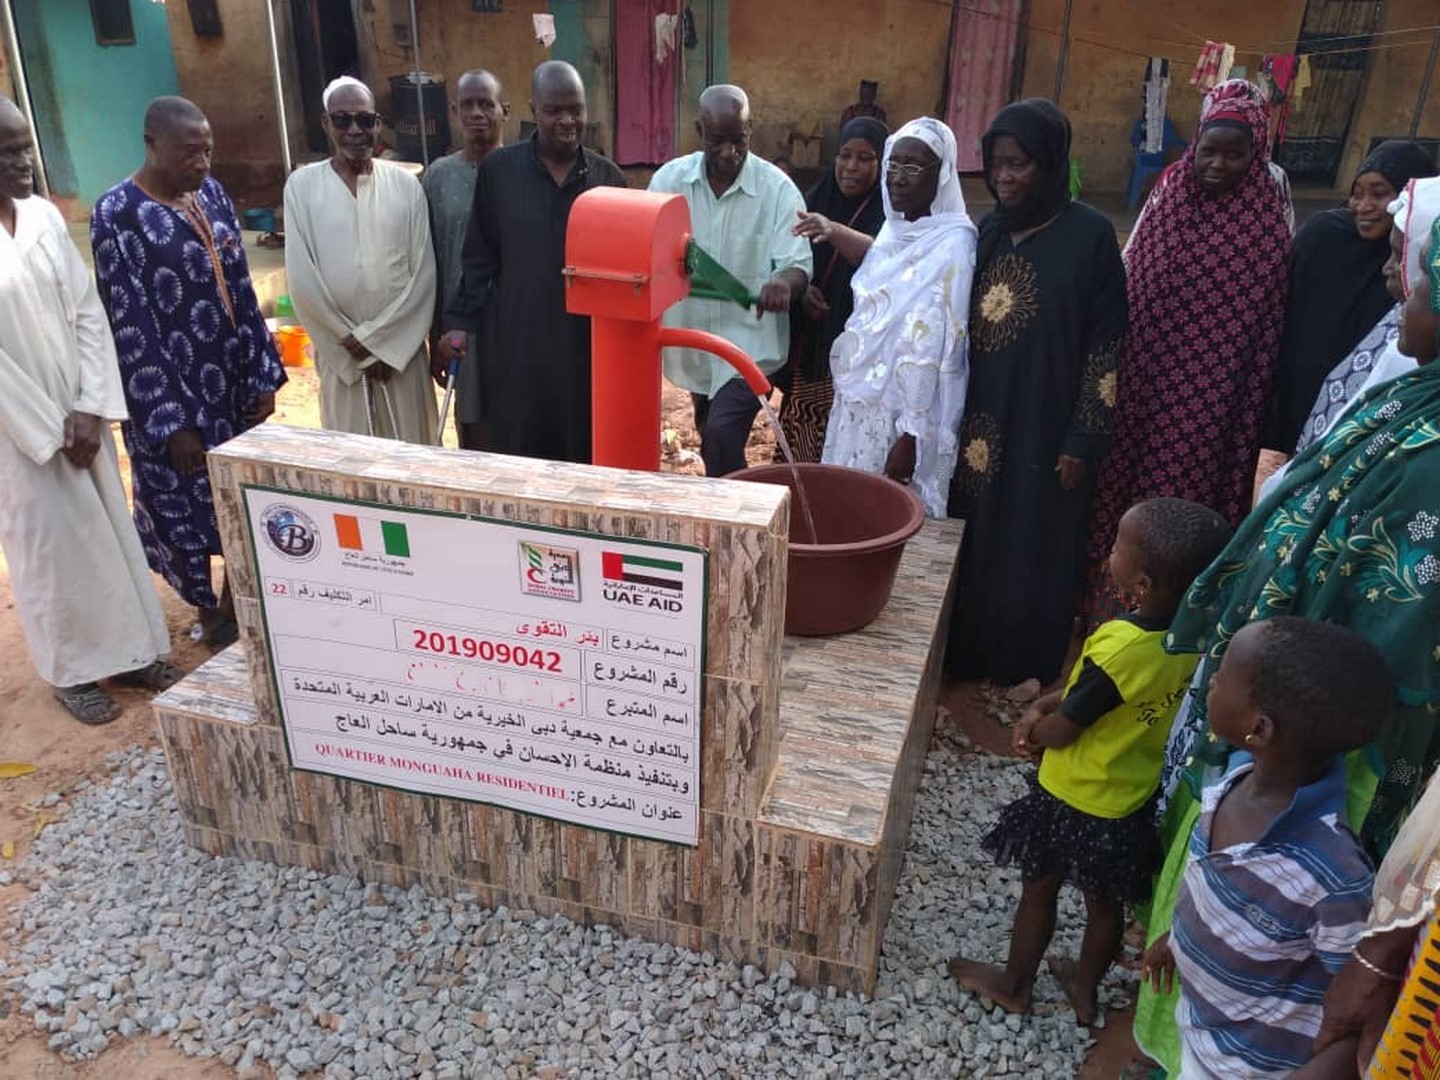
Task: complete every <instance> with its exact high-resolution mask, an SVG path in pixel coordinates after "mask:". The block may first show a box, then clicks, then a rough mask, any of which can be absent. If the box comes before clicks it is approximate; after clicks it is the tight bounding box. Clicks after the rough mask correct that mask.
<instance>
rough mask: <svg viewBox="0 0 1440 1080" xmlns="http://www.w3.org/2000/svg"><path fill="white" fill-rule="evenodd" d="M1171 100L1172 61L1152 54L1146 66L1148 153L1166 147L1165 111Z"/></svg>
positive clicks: (1145, 148)
mask: <svg viewBox="0 0 1440 1080" xmlns="http://www.w3.org/2000/svg"><path fill="white" fill-rule="evenodd" d="M1169 101H1170V61H1169V60H1166V59H1165V58H1164V57H1163V56H1152V57H1151V58H1150V62H1149V63H1148V64H1147V65H1146V67H1145V146H1144V152H1145V153H1147V154H1158V153H1161V152H1162V151H1163V150H1164V149H1165V112H1166V109H1167V107H1168V105H1169Z"/></svg>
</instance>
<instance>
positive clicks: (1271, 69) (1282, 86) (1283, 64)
mask: <svg viewBox="0 0 1440 1080" xmlns="http://www.w3.org/2000/svg"><path fill="white" fill-rule="evenodd" d="M1297 66H1298V61H1297V60H1296V58H1295V54H1294V53H1286V54H1285V55H1283V56H1267V57H1265V59H1264V61H1263V62H1262V63H1261V65H1260V70H1261V71H1263V72H1264V73H1265V75H1266V78H1267V80H1268V82H1269V85H1268V86H1266V87H1265V89H1267V90H1269V91H1270V104H1271V105H1278V104H1280V103H1281V102H1282V101H1288V100H1289V99H1290V90H1291V84H1292V83H1293V82H1294V81H1295V69H1296V67H1297Z"/></svg>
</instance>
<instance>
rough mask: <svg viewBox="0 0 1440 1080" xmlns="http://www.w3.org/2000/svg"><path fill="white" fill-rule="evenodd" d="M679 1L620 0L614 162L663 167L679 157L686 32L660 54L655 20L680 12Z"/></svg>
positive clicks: (615, 13)
mask: <svg viewBox="0 0 1440 1080" xmlns="http://www.w3.org/2000/svg"><path fill="white" fill-rule="evenodd" d="M678 6H679V5H678V4H677V3H676V2H675V0H617V2H616V3H614V4H613V5H612V6H611V11H612V22H611V25H612V26H614V28H615V81H614V86H615V162H616V164H618V165H661V164H664V163H665V162H667V161H669V160H670V159H671V158H672V157H674V156H675V150H676V145H675V102H676V82H677V75H678V70H679V66H680V51H681V50H682V49H684V47H685V44H684V30H683V27H677V30H676V34H675V39H674V40H673V42H672V44H673V46H674V47H673V48H671V49H669V50H668V51H666V53H665V55H664V57H663V58H662V57H661V56H660V55H659V52H660V50H659V44H658V42H657V41H656V31H655V19H656V16H659V15H673V16H678V15H679V11H678Z"/></svg>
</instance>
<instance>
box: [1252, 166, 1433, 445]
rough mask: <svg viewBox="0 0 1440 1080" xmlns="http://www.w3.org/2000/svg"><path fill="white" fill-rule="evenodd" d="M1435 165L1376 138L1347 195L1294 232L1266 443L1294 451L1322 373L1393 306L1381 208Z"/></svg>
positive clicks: (1387, 218)
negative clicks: (1383, 270) (1343, 202)
mask: <svg viewBox="0 0 1440 1080" xmlns="http://www.w3.org/2000/svg"><path fill="white" fill-rule="evenodd" d="M1435 172H1436V169H1435V162H1434V161H1433V160H1431V158H1430V155H1429V154H1427V153H1426V152H1425V151H1424V150H1423V149H1422V148H1421V147H1419V146H1417V145H1416V144H1415V143H1413V142H1405V141H1402V140H1399V139H1392V140H1391V141H1389V142H1383V143H1381V144H1380V145H1379V146H1377V147H1376V148H1375V149H1374V150H1373V151H1372V152H1371V154H1370V156H1369V157H1367V158H1366V159H1365V160H1364V161H1363V162H1361V164H1360V170H1359V172H1357V173H1356V174H1355V179H1354V180H1353V181H1352V182H1351V184H1350V200H1349V202H1348V203H1347V204H1346V205H1345V206H1343V207H1337V208H1336V209H1334V210H1327V211H1325V212H1324V213H1323V214H1317V215H1316V216H1315V217H1313V218H1311V219H1310V220H1309V221H1307V222H1306V223H1305V225H1304V226H1303V227H1302V228H1301V229H1300V232H1299V233H1298V234H1297V235H1296V237H1295V244H1294V247H1293V248H1292V250H1291V254H1290V289H1289V292H1288V293H1287V294H1286V303H1285V333H1284V337H1283V338H1281V341H1280V357H1279V359H1278V360H1277V361H1276V364H1275V388H1274V390H1273V394H1274V397H1273V398H1272V402H1271V410H1270V417H1269V421H1268V423H1267V424H1266V427H1265V432H1264V444H1265V446H1266V447H1267V448H1268V449H1271V450H1279V451H1281V452H1282V453H1285V454H1293V453H1294V452H1295V443H1296V441H1297V440H1298V438H1299V437H1300V429H1301V428H1302V427H1303V426H1304V423H1305V418H1306V417H1308V416H1309V415H1310V409H1311V406H1312V405H1314V403H1315V395H1316V393H1317V392H1318V391H1319V389H1320V384H1321V382H1323V381H1324V379H1325V376H1326V375H1328V374H1329V373H1330V371H1331V369H1332V368H1334V367H1335V365H1336V364H1337V363H1339V362H1340V361H1341V360H1343V359H1344V358H1345V357H1346V356H1348V355H1349V354H1350V350H1352V349H1353V348H1355V346H1356V345H1357V344H1358V343H1359V341H1360V339H1361V338H1363V337H1364V336H1365V335H1366V334H1367V333H1368V332H1369V331H1370V329H1371V328H1372V327H1374V326H1375V324H1376V323H1377V322H1379V321H1380V319H1382V318H1383V317H1384V316H1385V314H1386V313H1387V312H1389V311H1390V309H1391V308H1392V307H1394V306H1395V301H1394V299H1393V298H1392V297H1391V296H1390V293H1389V292H1388V291H1387V290H1386V288H1385V277H1384V275H1383V274H1382V273H1381V268H1382V267H1383V266H1384V265H1385V260H1386V259H1388V258H1389V257H1390V225H1391V222H1390V214H1389V211H1388V210H1387V209H1386V208H1387V207H1388V206H1389V205H1390V203H1391V202H1393V201H1394V199H1395V197H1396V196H1397V195H1398V194H1399V193H1400V192H1401V191H1403V190H1404V189H1405V185H1406V184H1408V183H1409V182H1410V181H1411V180H1413V179H1416V178H1418V177H1425V176H1434V175H1435Z"/></svg>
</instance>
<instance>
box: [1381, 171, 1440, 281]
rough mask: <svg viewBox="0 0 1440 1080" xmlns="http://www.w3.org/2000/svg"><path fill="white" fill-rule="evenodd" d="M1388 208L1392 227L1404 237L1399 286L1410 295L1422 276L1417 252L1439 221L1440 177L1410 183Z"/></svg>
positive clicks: (1422, 269)
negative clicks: (1392, 219) (1393, 221)
mask: <svg viewBox="0 0 1440 1080" xmlns="http://www.w3.org/2000/svg"><path fill="white" fill-rule="evenodd" d="M1388 209H1389V211H1390V216H1391V217H1393V218H1394V219H1395V228H1397V229H1399V230H1400V231H1401V232H1402V233H1403V234H1404V236H1405V246H1404V250H1403V257H1402V258H1401V261H1400V287H1401V288H1402V289H1403V290H1404V292H1405V295H1406V296H1409V295H1410V294H1411V293H1412V292H1414V291H1415V286H1416V285H1418V284H1419V283H1420V279H1421V277H1422V276H1423V275H1424V273H1425V268H1424V267H1422V266H1421V265H1420V251H1421V249H1422V248H1423V247H1424V246H1425V241H1426V240H1428V239H1429V237H1430V228H1431V226H1433V225H1434V224H1435V220H1436V218H1440V176H1436V177H1429V178H1427V179H1423V180H1411V181H1410V183H1408V184H1406V185H1405V190H1404V191H1402V192H1400V194H1399V196H1398V197H1397V198H1396V199H1395V201H1394V202H1392V203H1391V204H1390V206H1389V207H1388Z"/></svg>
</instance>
